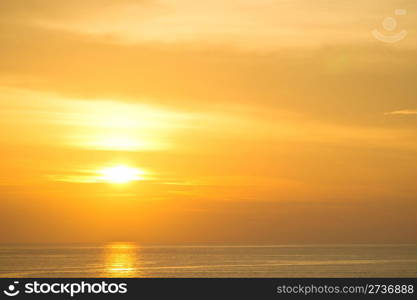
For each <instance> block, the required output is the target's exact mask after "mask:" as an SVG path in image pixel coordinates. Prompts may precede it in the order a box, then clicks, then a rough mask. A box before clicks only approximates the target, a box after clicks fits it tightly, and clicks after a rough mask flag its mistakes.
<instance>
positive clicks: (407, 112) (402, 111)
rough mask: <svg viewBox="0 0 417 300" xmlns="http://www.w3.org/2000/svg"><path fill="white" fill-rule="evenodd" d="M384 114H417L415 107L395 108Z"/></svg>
mask: <svg viewBox="0 0 417 300" xmlns="http://www.w3.org/2000/svg"><path fill="white" fill-rule="evenodd" d="M385 115H417V109H403V110H395V111H391V112H387V113H385Z"/></svg>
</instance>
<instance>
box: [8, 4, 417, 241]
mask: <svg viewBox="0 0 417 300" xmlns="http://www.w3.org/2000/svg"><path fill="white" fill-rule="evenodd" d="M416 34H417V3H416V2H415V1H413V0H401V1H400V0H395V1H394V0H378V1H377V0H366V1H357V0H354V1H352V0H350V1H347V0H340V1H325V0H316V1H310V0H291V1H290V0H256V1H255V0H234V1H220V0H213V1H191V0H159V1H154V0H141V1H133V0H119V1H116V0H101V1H98V0H91V1H81V0H74V1H66V2H63V1H53V0H24V1H23V0H2V1H1V2H0V44H1V47H0V157H1V168H0V170H1V172H0V225H1V226H0V243H55V242H60V243H61V242H111V241H134V242H138V243H143V244H181V243H213V242H216V243H239V244H264V243H265V244H271V243H274V244H300V243H301V244H303V243H310V244H311V243H313V244H315V243H327V244H331V243H343V244H347V243H417V235H416V234H415V229H416V228H417V185H416V184H415V183H416V178H417V171H416V169H417V99H416V94H417V93H416V92H417V85H416V78H417V52H416V50H417V39H416Z"/></svg>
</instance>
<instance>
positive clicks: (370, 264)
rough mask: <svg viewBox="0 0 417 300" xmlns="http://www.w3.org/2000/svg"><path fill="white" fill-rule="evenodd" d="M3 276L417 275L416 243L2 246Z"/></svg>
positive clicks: (0, 255)
mask: <svg viewBox="0 0 417 300" xmlns="http://www.w3.org/2000/svg"><path fill="white" fill-rule="evenodd" d="M0 277H245V278H248V277H417V245H308V246H305V245H303V246H301V245H271V246H226V245H212V246H152V247H151V246H141V245H137V244H132V243H112V244H71V245H68V244H67V245H42V246H40V245H37V246H35V245H24V246H23V245H19V246H17V245H0Z"/></svg>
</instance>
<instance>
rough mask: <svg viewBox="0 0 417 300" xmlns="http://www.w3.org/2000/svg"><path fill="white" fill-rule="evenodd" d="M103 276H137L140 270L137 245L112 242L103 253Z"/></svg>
mask: <svg viewBox="0 0 417 300" xmlns="http://www.w3.org/2000/svg"><path fill="white" fill-rule="evenodd" d="M104 264H105V274H104V276H105V277H138V276H140V274H141V272H140V271H139V268H138V265H140V255H139V247H138V246H137V245H135V244H131V243H112V244H109V245H107V246H106V248H105V254H104Z"/></svg>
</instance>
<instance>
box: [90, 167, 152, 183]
mask: <svg viewBox="0 0 417 300" xmlns="http://www.w3.org/2000/svg"><path fill="white" fill-rule="evenodd" d="M98 173H99V174H100V180H103V181H106V182H110V183H128V182H131V181H137V180H143V179H144V177H143V175H144V174H145V172H144V171H143V170H140V169H137V168H130V167H127V166H115V167H110V168H106V169H103V170H100V171H99V172H98Z"/></svg>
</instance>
